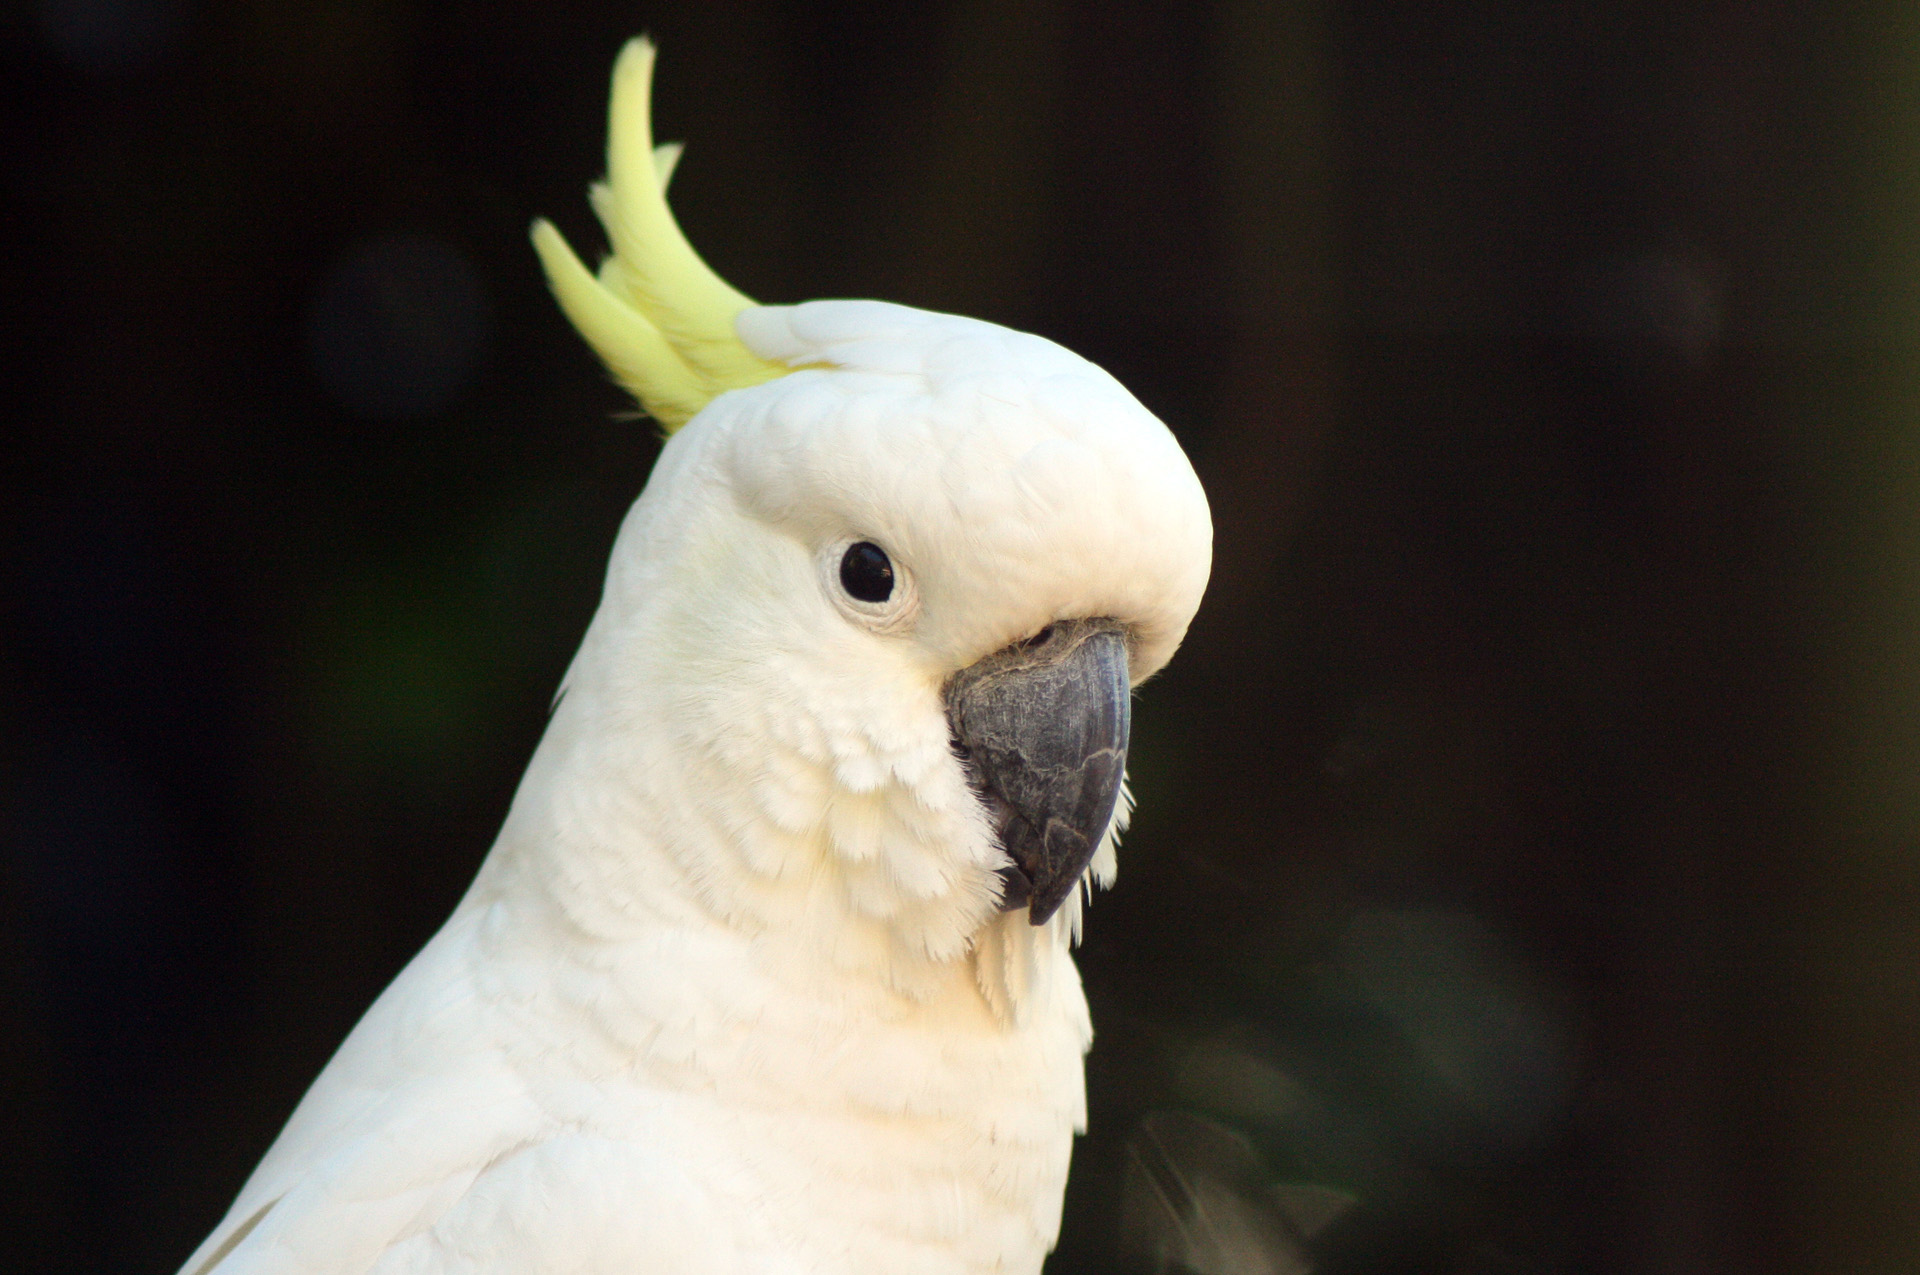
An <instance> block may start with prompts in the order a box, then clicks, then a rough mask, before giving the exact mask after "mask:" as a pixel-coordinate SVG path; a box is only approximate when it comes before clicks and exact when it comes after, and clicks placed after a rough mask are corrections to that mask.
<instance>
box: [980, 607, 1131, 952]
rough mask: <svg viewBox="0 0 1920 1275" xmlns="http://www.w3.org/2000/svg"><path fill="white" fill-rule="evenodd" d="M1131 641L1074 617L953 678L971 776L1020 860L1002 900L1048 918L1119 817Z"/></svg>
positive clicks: (1112, 628) (1007, 871) (1036, 919)
mask: <svg viewBox="0 0 1920 1275" xmlns="http://www.w3.org/2000/svg"><path fill="white" fill-rule="evenodd" d="M1130 686H1131V682H1130V679H1129V677H1128V672H1127V638H1126V632H1125V630H1123V629H1122V628H1121V626H1120V625H1119V624H1117V623H1115V622H1114V621H1112V620H1063V621H1061V622H1059V623H1057V624H1053V625H1050V626H1049V627H1048V628H1047V629H1045V630H1044V631H1042V633H1041V634H1040V635H1039V636H1038V637H1036V638H1033V639H1031V640H1029V641H1026V642H1021V643H1017V644H1015V645H1013V646H1010V647H1008V648H1007V649H1006V650H1004V651H998V652H995V653H994V654H992V655H989V656H988V657H987V658H985V659H984V660H981V661H979V662H978V663H976V664H974V665H972V666H970V667H968V668H965V669H962V670H961V671H960V672H958V673H956V674H954V676H953V678H952V679H951V680H950V681H949V682H948V683H947V688H946V699H947V721H948V722H949V724H950V725H951V726H952V729H953V739H954V744H955V748H956V751H957V752H958V753H959V754H960V756H961V758H962V760H963V761H964V762H965V764H966V767H967V777H968V779H969V780H971V781H972V783H973V786H974V788H975V789H976V790H977V791H978V792H979V793H980V795H981V798H982V799H983V800H984V801H985V802H986V803H987V807H988V809H989V810H991V811H992V813H993V816H994V823H995V826H996V828H997V830H998V831H999V834H1000V843H1001V845H1002V846H1004V847H1005V849H1006V851H1007V856H1008V857H1009V858H1010V859H1011V860H1012V862H1011V864H1009V865H1008V866H1007V867H1006V868H1003V869H1002V870H1001V877H1002V878H1003V879H1004V881H1005V882H1006V894H1005V896H1004V898H1003V900H1002V906H1003V907H1004V908H1006V909H1007V910H1009V911H1011V910H1012V909H1014V908H1017V907H1021V906H1025V907H1026V908H1027V916H1028V919H1029V920H1031V921H1032V922H1033V924H1035V925H1042V924H1045V923H1046V921H1047V918H1049V917H1051V916H1052V915H1053V914H1054V913H1055V912H1056V911H1058V910H1059V908H1060V905H1061V904H1062V903H1065V902H1066V901H1067V897H1068V896H1069V895H1070V894H1072V893H1073V889H1074V886H1075V885H1077V884H1078V883H1079V881H1080V878H1081V876H1082V875H1083V874H1084V873H1085V872H1086V870H1087V864H1088V862H1089V861H1091V860H1092V858H1093V852H1094V851H1095V850H1096V849H1098V848H1099V846H1100V838H1101V837H1103V836H1105V835H1106V831H1107V825H1108V824H1109V823H1110V822H1112V820H1113V807H1114V803H1115V802H1116V801H1118V800H1119V797H1120V781H1121V779H1122V777H1124V776H1125V774H1126V768H1127V729H1128V726H1129V723H1130V720H1131V711H1132V698H1131V693H1130Z"/></svg>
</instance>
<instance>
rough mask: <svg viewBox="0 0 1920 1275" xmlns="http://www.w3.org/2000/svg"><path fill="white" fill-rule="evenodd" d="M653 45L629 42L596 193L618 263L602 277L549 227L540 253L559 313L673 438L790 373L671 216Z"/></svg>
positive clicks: (544, 226) (669, 166) (537, 227)
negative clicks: (603, 175)
mask: <svg viewBox="0 0 1920 1275" xmlns="http://www.w3.org/2000/svg"><path fill="white" fill-rule="evenodd" d="M653 59H654V49H653V42H652V41H650V40H648V39H646V38H645V37H641V38H639V39H635V40H630V41H628V42H627V46H626V48H624V49H622V50H621V51H620V58H619V60H618V61H617V62H616V63H615V64H614V68H613V102H612V106H611V108H610V110H609V112H608V127H607V133H608V136H607V179H606V181H605V182H603V183H600V184H597V185H595V186H594V187H593V189H592V190H591V191H590V192H589V197H590V199H591V201H592V204H593V210H594V212H595V213H596V214H597V215H598V216H599V218H600V224H601V225H603V226H604V227H606V231H607V239H608V241H609V242H610V243H611V244H612V246H613V255H612V256H610V257H608V258H607V260H606V261H605V262H604V263H602V265H601V267H600V273H599V275H598V277H596V276H595V275H594V274H592V273H591V272H590V271H588V270H587V268H586V267H585V266H584V265H582V264H581V262H580V259H579V257H577V256H575V255H574V252H573V250H572V249H571V248H569V247H568V246H567V242H566V240H565V239H563V238H562V237H561V235H560V232H559V231H558V230H555V229H554V228H553V226H552V224H551V223H549V222H547V221H545V220H540V221H536V222H535V223H534V225H533V246H534V250H535V251H536V252H538V253H539V254H540V262H541V264H542V265H543V266H544V267H545V268H546V272H547V282H548V284H549V285H550V286H551V287H552V288H553V294H554V296H555V297H556V298H557V299H558V300H559V302H560V308H561V309H562V310H564V311H566V314H567V318H569V319H570V320H572V321H573V326H574V327H576V328H578V329H579V330H580V335H582V336H584V337H585V338H586V339H587V344H589V345H591V346H592V347H593V349H594V351H595V352H596V353H597V354H599V356H600V359H601V361H602V362H603V363H605V364H606V365H607V368H608V370H610V371H611V372H612V373H613V374H614V376H616V377H618V378H619V380H620V381H621V383H622V384H624V385H625V386H626V387H627V388H628V389H629V390H631V391H633V393H634V395H635V397H637V398H638V399H639V400H640V404H641V406H643V407H645V408H646V409H647V411H648V413H649V414H650V415H652V416H653V417H654V419H655V420H658V421H659V422H660V424H661V425H662V426H663V427H664V428H665V429H666V431H667V432H668V433H672V432H673V431H674V430H676V429H678V428H680V426H682V425H684V424H686V423H687V421H688V420H689V419H691V418H692V417H693V415H694V413H696V412H698V411H699V410H700V409H701V408H703V407H705V406H706V405H707V404H708V403H710V402H712V401H713V400H714V399H715V398H717V397H719V396H720V395H721V394H724V393H726V392H727V391H728V390H731V389H739V388H741V387H743V386H748V385H758V384H760V383H761V382H763V381H771V380H773V379H774V378H775V377H778V376H784V375H785V374H786V373H787V372H789V371H791V370H792V369H790V368H788V367H787V366H786V365H785V364H783V363H773V362H769V361H768V360H766V359H763V358H761V357H759V356H758V355H756V354H754V353H753V352H752V351H751V350H749V349H747V347H746V346H745V345H743V344H742V343H741V341H740V338H739V336H738V335H737V334H736V333H735V332H734V328H733V321H734V318H735V317H736V316H737V315H739V313H740V312H741V311H742V310H745V309H748V308H750V307H751V306H753V305H754V304H755V303H754V302H753V301H752V300H750V299H748V298H747V297H745V296H743V295H741V294H740V293H739V292H737V291H735V290H734V289H733V288H732V287H731V286H730V285H729V284H728V283H727V282H726V280H724V279H722V278H721V277H720V276H719V275H717V274H715V273H714V271H713V268H712V267H711V266H709V265H707V263H706V262H704V261H702V260H701V259H700V254H698V253H696V252H695V251H694V250H693V245H692V244H690V243H688V242H687V237H686V235H685V234H683V233H682V232H681V230H680V225H679V223H678V222H676V221H675V220H674V219H673V212H672V210H671V209H669V208H668V207H667V180H668V178H670V177H671V176H672V175H673V169H674V166H675V164H677V163H678V162H679V159H680V146H679V144H678V143H669V144H667V145H665V146H661V147H658V148H656V147H655V146H654V144H653V121H652V109H651V100H650V99H651V94H652V84H653Z"/></svg>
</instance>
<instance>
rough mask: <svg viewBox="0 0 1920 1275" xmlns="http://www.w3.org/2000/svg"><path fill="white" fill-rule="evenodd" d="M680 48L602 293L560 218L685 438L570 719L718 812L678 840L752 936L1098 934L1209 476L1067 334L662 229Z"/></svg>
mask: <svg viewBox="0 0 1920 1275" xmlns="http://www.w3.org/2000/svg"><path fill="white" fill-rule="evenodd" d="M652 57H653V53H652V48H651V46H650V45H648V44H647V43H646V42H644V41H635V42H634V43H632V44H630V45H629V46H628V48H627V49H626V51H625V52H624V53H623V54H622V57H621V59H620V63H619V66H618V67H617V69H616V72H615V81H614V96H613V107H612V128H611V135H612V140H611V143H610V153H609V160H608V174H609V175H608V181H607V183H606V184H605V185H603V186H601V187H598V188H596V192H595V206H596V208H597V210H598V211H599V213H600V216H601V219H602V221H603V223H604V224H605V225H606V227H607V231H608V235H609V239H610V240H611V242H612V245H613V254H612V255H611V256H610V257H609V258H608V259H607V261H606V263H605V264H603V266H602V267H601V269H600V270H599V272H598V273H597V274H594V273H590V272H588V271H587V269H586V268H585V267H584V266H583V265H581V264H580V262H579V261H578V259H577V258H576V257H575V256H574V254H573V253H572V251H571V250H570V249H569V248H568V247H567V246H566V244H565V242H564V241H563V240H562V239H561V238H560V236H559V234H558V232H556V231H554V230H553V228H552V227H551V226H549V225H547V224H546V223H544V222H542V223H538V224H537V225H536V228H535V243H536V246H537V247H538V249H539V251H540V254H541V257H542V260H543V262H544V264H545V265H546V268H547V271H548V276H549V279H550V281H551V283H552V285H553V288H554V290H555V293H556V295H557V296H558V297H559V299H560V301H561V303H562V305H563V307H564V308H565V309H566V311H567V313H568V314H569V316H570V317H571V318H572V319H573V321H574V322H575V324H576V326H578V327H579V328H580V329H581V331H582V332H583V334H585V335H586V336H587V338H588V340H589V342H590V343H591V344H592V345H593V346H594V347H595V348H596V350H597V351H598V352H599V353H600V354H601V356H602V358H603V360H604V361H605V362H606V363H607V365H608V366H609V368H610V369H612V370H613V372H614V374H615V375H616V376H617V377H618V378H619V379H620V380H622V381H623V382H624V383H625V384H626V385H627V386H628V387H629V388H631V389H632V390H633V391H634V393H635V394H636V396H637V397H638V398H639V399H640V401H641V403H642V404H643V405H644V406H645V407H646V408H647V409H648V410H649V411H650V412H651V413H653V415H654V416H655V417H656V418H657V419H659V420H660V421H661V422H662V424H663V425H664V426H665V427H666V428H667V429H668V430H669V433H670V437H669V439H668V442H667V444H666V446H665V448H664V449H663V451H662V453H661V456H660V459H659V461H658V463H657V465H656V467H655V470H654V473H653V476H652V478H651V479H650V481H649V483H648V486H647V490H646V492H645V493H644V494H643V495H642V497H641V499H640V501H639V502H638V503H637V504H636V505H635V507H634V510H633V512H632V514H631V515H630V516H629V518H628V520H627V523H626V525H625V526H624V527H623V528H622V531H621V534H620V537H619V540H618V542H617V544H616V546H615V550H614V555H613V560H612V564H611V567H610V570H609V575H608V583H607V590H606V594H605V597H604V599H603V602H602V606H601V610H600V612H599V614H598V615H597V616H596V618H595V621H594V624H593V626H592V629H591V630H590V632H589V635H588V640H587V642H586V644H585V645H584V646H583V648H582V652H581V655H580V656H579V657H578V659H576V661H575V664H574V667H573V669H572V670H571V671H570V673H569V675H568V692H567V699H566V700H565V701H564V702H563V705H562V710H561V711H562V712H563V713H572V714H575V715H576V716H577V715H581V714H585V715H588V716H587V717H577V720H575V721H573V722H571V723H568V724H565V729H564V730H563V731H562V733H563V734H564V735H566V736H567V737H568V738H572V739H577V740H581V741H586V740H592V741H594V751H595V755H596V756H598V757H600V758H601V764H603V765H606V766H609V767H610V768H611V769H612V770H614V771H617V772H618V773H619V774H621V775H624V776H627V777H629V779H630V780H631V782H633V783H636V784H642V785H648V784H651V785H655V786H657V785H659V784H662V783H670V784H672V785H674V786H675V787H676V790H677V792H678V794H679V796H680V798H681V799H682V805H683V807H684V810H685V811H687V812H691V813H687V814H685V815H684V817H682V816H679V815H676V816H672V817H662V818H659V819H656V820H655V826H654V828H653V832H652V835H654V836H657V837H659V838H661V839H662V840H664V841H665V842H666V843H667V846H668V849H669V851H670V852H671V854H672V856H673V857H674V860H675V862H676V863H678V864H679V867H680V871H681V872H682V874H683V878H684V879H685V880H686V881H688V882H690V883H691V885H692V887H693V893H694V894H695V895H696V896H697V898H698V899H699V900H700V902H701V904H702V905H703V906H705V907H707V908H709V909H711V910H713V911H716V912H718V913H720V914H722V915H724V916H727V917H729V918H732V919H735V920H738V921H739V922H741V923H743V924H752V925H757V926H781V925H788V926H791V925H807V924H813V923H817V924H819V925H820V926H821V928H822V930H823V932H825V933H827V934H828V941H829V942H830V943H831V944H832V945H833V946H835V948H836V949H837V950H839V951H840V952H841V953H842V954H843V955H845V956H846V958H847V959H848V960H854V961H857V960H861V959H864V958H865V956H873V955H876V954H877V955H878V956H879V957H880V958H881V959H883V960H885V961H887V962H889V963H891V964H893V965H898V964H900V963H901V962H902V961H903V960H907V961H909V962H910V961H911V960H932V961H941V960H947V959H951V958H952V957H954V956H957V955H959V954H961V953H963V952H965V951H966V950H967V949H968V948H969V947H970V946H971V945H973V944H974V943H975V942H976V940H977V937H978V935H979V934H980V932H981V931H982V929H983V928H984V927H987V926H989V925H991V924H993V923H994V922H995V921H996V918H1009V919H1010V918H1012V917H1015V916H1017V917H1018V918H1019V920H1020V921H1022V922H1030V923H1031V925H1032V926H1051V927H1052V928H1053V929H1054V931H1055V932H1060V931H1061V930H1062V929H1063V926H1062V924H1061V922H1062V921H1063V920H1064V922H1065V926H1066V927H1071V926H1072V925H1075V924H1077V916H1078V907H1079V898H1078V895H1077V889H1078V887H1079V886H1080V885H1081V884H1082V882H1084V881H1086V880H1088V879H1089V877H1090V876H1093V877H1099V878H1105V877H1109V876H1111V874H1112V868H1113V853H1112V841H1113V836H1114V832H1115V824H1116V822H1117V821H1118V820H1119V819H1123V818H1124V815H1125V808H1126V805H1127V802H1126V798H1125V796H1124V792H1123V774H1124V765H1125V756H1126V747H1127V733H1128V725H1129V704H1130V697H1131V690H1132V687H1134V686H1136V685H1138V684H1139V683H1140V682H1141V681H1142V680H1144V679H1145V678H1147V677H1149V676H1151V675H1152V674H1153V673H1154V672H1156V671H1157V670H1159V669H1160V668H1161V667H1162V666H1163V665H1164V664H1165V663H1166V662H1167V660H1168V659H1169V658H1170V657H1171V655H1172V654H1173V651H1174V649H1175V648H1176V647H1177V646H1178V645H1179V643H1180V640H1181V638H1182V637H1183V635H1184V634H1185V632H1186V629H1187V625H1188V623H1189V621H1190V620H1191V619H1192V617H1193V614H1194V611H1195V609H1196V608H1197V607H1198V605H1199V602H1200V597H1201V593H1202V591H1203V590H1204V588H1205V585H1206V581H1207V576H1208V571H1209V567H1210V561H1211V548H1212V525H1211V522H1210V519H1209V515H1208V509H1207V502H1206V498H1205V495H1204V494H1203V492H1202V491H1201V488H1200V485H1199V482H1198V481H1197V479H1196V478H1195V477H1194V474H1193V470H1192V468H1191V467H1190V466H1189V464H1188V463H1187V460H1186V457H1185V455H1184V454H1183V453H1182V452H1181V450H1180V447H1179V445H1178V444H1177V443H1176V442H1175V440H1174V438H1173V436H1172V435H1171V434H1170V433H1169V432H1168V430H1167V429H1166V427H1165V426H1164V425H1163V424H1161V423H1160V421H1158V420H1157V419H1155V417H1154V416H1153V415H1152V414H1151V413H1150V412H1148V411H1147V410H1146V409H1145V408H1144V407H1142V406H1141V405H1140V403H1139V402H1138V401H1137V400H1135V399H1134V398H1133V396H1132V395H1130V394H1129V393H1127V391H1126V390H1125V389H1123V388H1122V387H1121V386H1120V385H1119V383H1118V382H1116V381H1115V380H1114V379H1113V378H1112V377H1111V376H1109V375H1108V374H1107V373H1105V372H1104V371H1102V370H1101V369H1099V368H1098V367H1096V366H1094V365H1093V364H1091V363H1089V362H1087V361H1086V360H1084V359H1082V358H1080V357H1079V356H1077V355H1075V354H1073V353H1071V352H1069V351H1067V350H1065V349H1063V348H1062V347H1060V346H1058V345H1056V344H1054V343H1053V342H1051V341H1047V340H1045V339H1043V338H1041V337H1037V336H1032V335H1028V334H1024V333H1019V332H1014V331H1009V330H1007V329H1005V328H1001V327H998V326H995V325H992V324H988V323H982V322H978V321H975V320H971V319H964V318H958V317H955V316H952V315H944V314H933V313H928V312H925V311H920V310H914V309H909V308H906V307H902V306H896V305H889V304H885V303H882V302H875V301H815V302H809V303H806V304H803V305H797V306H758V305H755V304H754V303H753V302H751V301H749V300H747V299H746V298H745V297H743V296H741V295H740V294H739V293H737V292H734V291H733V290H732V289H731V288H729V287H728V286H727V285H726V284H724V283H723V282H721V281H720V280H719V279H718V277H717V276H715V275H713V273H712V272H711V271H710V270H709V269H707V267H706V266H705V265H704V263H702V262H700V260H699V258H698V257H697V255H695V254H694V253H693V251H692V249H691V248H690V247H689V246H688V245H687V243H686V241H685V239H684V237H683V236H682V235H681V234H680V231H679V229H678V227H677V226H676V225H675V224H674V222H673V219H672V217H671V214H670V213H668V212H667V210H666V203H665V197H664V186H665V183H664V172H663V171H662V170H663V169H668V170H670V168H671V165H672V162H673V160H674V159H677V151H670V150H667V149H665V148H662V149H661V150H658V151H656V149H655V148H654V147H653V144H652V138H651V135H650V130H649V126H648V125H647V106H646V95H647V84H648V79H649V76H650V71H651V66H652ZM682 426H684V428H682ZM589 718H590V720H589ZM562 725H563V723H561V722H560V721H559V719H558V717H557V718H556V728H559V727H561V726H562ZM661 805H662V799H661V798H660V797H659V796H658V794H656V797H655V799H654V800H652V801H651V803H650V808H651V809H658V808H659V807H660V806H661ZM1063 913H1064V916H1063ZM903 953H904V955H903ZM863 954H864V955H863Z"/></svg>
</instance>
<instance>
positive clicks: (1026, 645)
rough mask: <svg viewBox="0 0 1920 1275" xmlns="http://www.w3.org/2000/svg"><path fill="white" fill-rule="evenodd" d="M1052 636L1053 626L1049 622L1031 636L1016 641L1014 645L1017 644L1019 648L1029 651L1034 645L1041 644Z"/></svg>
mask: <svg viewBox="0 0 1920 1275" xmlns="http://www.w3.org/2000/svg"><path fill="white" fill-rule="evenodd" d="M1052 636H1053V626H1052V625H1051V624H1049V625H1048V626H1047V627H1046V628H1044V629H1041V630H1040V631H1039V632H1038V633H1036V634H1034V635H1033V636H1032V637H1030V638H1027V639H1026V640H1025V641H1023V642H1019V643H1016V645H1018V646H1019V647H1020V649H1021V650H1023V651H1031V650H1032V649H1033V648H1034V647H1036V646H1040V645H1043V644H1044V643H1045V642H1046V640H1047V639H1048V638H1050V637H1052Z"/></svg>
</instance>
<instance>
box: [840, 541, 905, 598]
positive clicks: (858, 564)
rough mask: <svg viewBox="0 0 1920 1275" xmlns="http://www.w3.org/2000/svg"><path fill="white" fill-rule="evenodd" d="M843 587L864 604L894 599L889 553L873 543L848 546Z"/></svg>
mask: <svg viewBox="0 0 1920 1275" xmlns="http://www.w3.org/2000/svg"><path fill="white" fill-rule="evenodd" d="M840 587H841V588H843V589H845V590H846V591H847V592H848V593H849V594H851V595H852V596H853V597H856V598H858V599H859V600H860V601H862V602H885V601H886V600H887V599H888V598H890V597H892V596H893V563H892V562H890V561H889V560H888V559H887V551H886V550H885V549H882V548H881V547H880V546H879V545H877V544H874V543H872V542H871V541H867V540H862V541H861V542H860V543H859V544H856V545H848V546H847V552H846V554H845V556H843V557H842V558H841V559H840Z"/></svg>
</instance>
